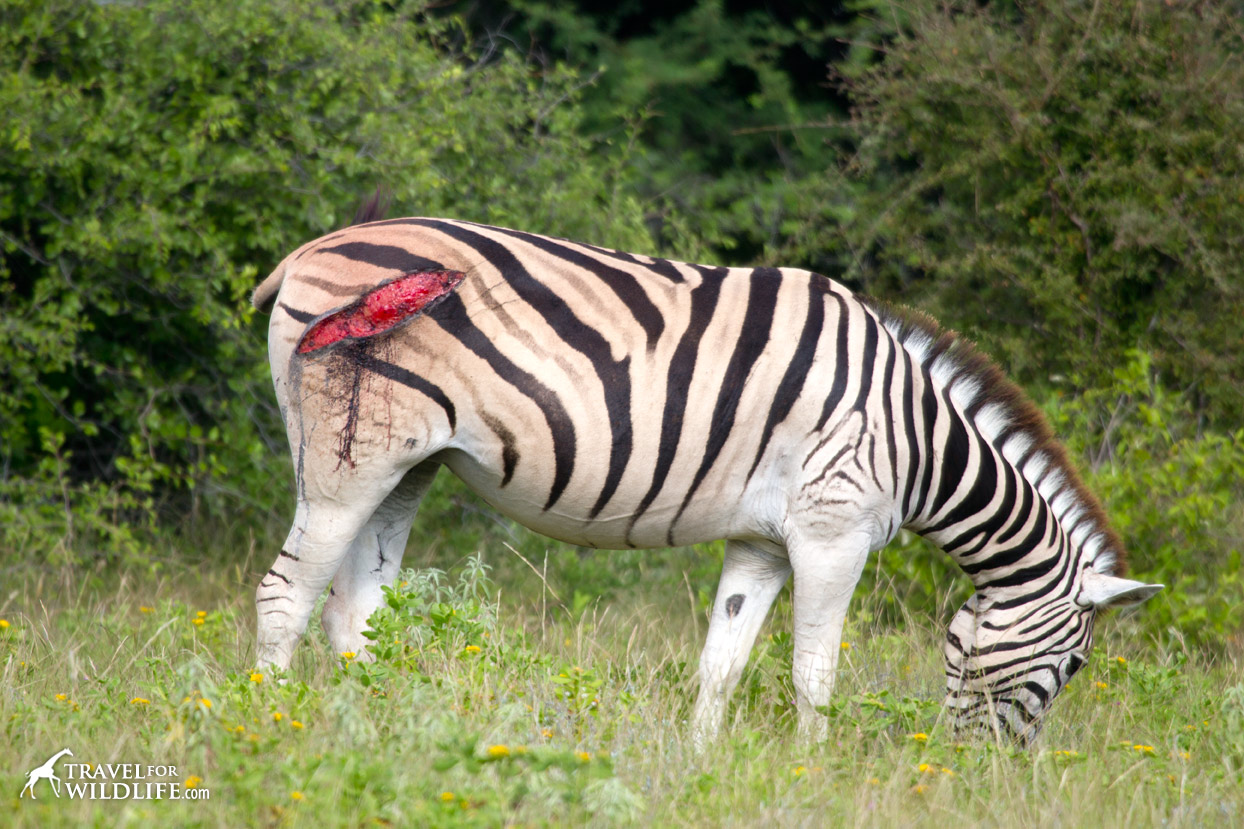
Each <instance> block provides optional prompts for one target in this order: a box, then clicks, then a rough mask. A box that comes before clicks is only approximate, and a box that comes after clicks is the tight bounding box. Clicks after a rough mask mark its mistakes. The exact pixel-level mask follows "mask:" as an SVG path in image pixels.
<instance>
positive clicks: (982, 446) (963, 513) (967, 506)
mask: <svg viewBox="0 0 1244 829" xmlns="http://www.w3.org/2000/svg"><path fill="white" fill-rule="evenodd" d="M964 435H965V438H966V440H967V442H968V443H969V444H970V445H971V446H974V447H976V450H977V457H978V459H979V460H978V461H977V464H976V470H975V474H974V480H973V481H972V488H971V489H969V490H968V494H967V495H965V496H964V498H963V500H962V501H960V502H959V503H958V504H955V507H954V509H952V510H951V511H950V512H948V513H946V515H945V516H944V517H943V518H942V520H940V521H938V522H937V523H936V524H934V525H932V526H931V527H927V528H925V530H924V531H925V532H926V533H935V532H941V531H942V530H945V529H947V528H949V527H953V526H954V525H955V524H958V523H960V522H961V521H966V520H968V519H969V518H971V517H972V516H974V515H979V514H980V513H982V512H984V511H985V508H986V507H988V506H989V502H990V501H992V500H993V496H994V493H995V492H997V491H998V463H997V461H995V460H994V455H993V452H990V451H989V446H988V445H987V444H986V443H985V442H984V441H983V440H981V439H980V437H979V436H978V435H975V434H971V435H968V433H967V429H966V428H965V429H964ZM947 454H949V452H948V453H947ZM965 462H966V459H965ZM939 495H940V493H939ZM992 518H995V519H996V518H997V515H994V516H992ZM1002 520H1003V521H1005V520H1006V518H1005V515H1004V516H1003V519H1002ZM998 523H1001V522H998ZM975 532H977V530H972V533H975ZM961 537H962V536H961ZM942 549H943V550H946V551H948V552H950V551H952V550H953V549H954V547H953V546H950V545H943V547H942Z"/></svg>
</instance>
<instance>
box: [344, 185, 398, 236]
mask: <svg viewBox="0 0 1244 829" xmlns="http://www.w3.org/2000/svg"><path fill="white" fill-rule="evenodd" d="M392 202H393V194H392V193H390V192H389V188H387V187H385V186H384V185H383V184H378V185H376V191H375V192H374V193H372V194H371V197H370V198H369V199H367V201H365V202H363V203H362V204H360V205H359V209H358V210H356V211H355V212H354V221H352V222H350V225H351V226H353V225H365V224H367V223H368V222H378V221H380V220H381V219H383V218H384V217H385V214H386V213H388V212H389V205H390V204H392Z"/></svg>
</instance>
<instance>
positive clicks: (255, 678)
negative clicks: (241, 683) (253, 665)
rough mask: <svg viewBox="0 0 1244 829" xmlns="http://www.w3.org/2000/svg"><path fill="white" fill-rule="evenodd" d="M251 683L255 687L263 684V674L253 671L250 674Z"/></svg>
mask: <svg viewBox="0 0 1244 829" xmlns="http://www.w3.org/2000/svg"><path fill="white" fill-rule="evenodd" d="M251 682H253V683H255V684H256V685H258V684H259V683H261V682H263V674H261V673H259V672H258V671H254V672H253V673H251Z"/></svg>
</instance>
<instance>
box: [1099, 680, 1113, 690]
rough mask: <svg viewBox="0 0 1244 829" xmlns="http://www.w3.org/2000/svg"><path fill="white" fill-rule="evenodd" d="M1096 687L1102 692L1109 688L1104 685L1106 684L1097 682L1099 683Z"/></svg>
mask: <svg viewBox="0 0 1244 829" xmlns="http://www.w3.org/2000/svg"><path fill="white" fill-rule="evenodd" d="M1097 687H1098V688H1099V689H1101V690H1102V691H1104V690H1106V689H1107V688H1109V687H1110V686H1109V685H1107V684H1106V683H1104V682H1099V683H1097Z"/></svg>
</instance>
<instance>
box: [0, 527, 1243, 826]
mask: <svg viewBox="0 0 1244 829" xmlns="http://www.w3.org/2000/svg"><path fill="white" fill-rule="evenodd" d="M490 555H491V556H492V557H493V558H495V559H496V561H497V562H498V563H501V564H502V565H503V566H502V567H501V568H499V569H498V579H499V580H500V581H501V582H502V584H503V587H501V588H498V587H497V586H496V584H494V583H493V582H491V581H490V580H489V578H488V576H487V575H486V574H485V573H484V572H483V571H482V570H481V569H480V568H478V567H477V566H475V564H474V562H472V561H471V560H466V561H465V562H463V563H462V564H461V566H460V567H459V568H458V569H457V571H456V572H454V573H451V574H449V575H448V576H446V577H445V578H443V579H440V580H439V581H438V580H437V579H436V578H435V576H434V574H430V573H429V572H428V571H426V570H424V571H419V572H418V573H416V572H414V571H409V572H408V573H407V575H406V576H405V582H406V583H405V586H402V587H399V588H398V589H397V590H396V591H394V593H393V594H392V596H391V597H390V602H389V605H390V606H389V607H388V609H387V610H385V611H384V613H383V614H382V615H381V616H380V617H378V618H377V620H376V624H377V627H378V630H379V638H378V641H377V646H376V647H377V650H379V651H380V652H381V659H380V660H379V661H378V662H376V663H374V664H368V665H364V664H359V663H358V662H357V660H350V659H343V658H342V657H341V656H340V655H338V654H334V653H332V652H330V649H329V648H328V646H327V644H326V641H325V639H324V637H323V634H322V633H321V632H320V630H319V627H318V622H315V623H313V629H312V631H311V632H310V633H309V635H308V638H307V639H306V640H305V641H304V643H303V645H302V646H301V647H300V649H299V651H298V653H297V656H296V660H295V665H294V667H293V669H292V670H291V672H290V675H289V677H288V681H287V682H285V683H284V684H279V683H278V682H276V681H275V679H276V678H275V677H272V676H263V677H259V676H257V675H252V672H251V669H250V664H251V659H252V654H253V642H252V637H253V631H254V621H253V607H252V603H251V596H252V594H253V588H254V583H255V580H256V579H257V578H258V575H257V572H258V571H259V570H262V569H263V567H261V566H259V564H258V563H257V562H256V561H252V562H250V563H248V564H246V565H236V566H228V567H213V566H210V565H209V564H208V563H207V562H204V564H203V566H199V567H194V568H185V569H178V570H168V571H167V572H165V573H164V574H163V575H160V576H155V575H137V574H134V573H133V572H131V573H128V574H125V575H111V576H108V575H106V576H104V577H103V578H102V579H100V578H94V579H88V578H85V573H84V572H81V571H75V570H71V569H65V570H62V571H61V572H59V573H56V574H48V573H46V572H44V571H42V570H40V569H38V568H20V567H19V568H11V569H10V570H9V572H10V575H11V578H10V579H9V582H8V585H7V586H8V587H9V590H10V591H12V592H11V593H10V592H8V591H6V593H5V595H3V596H0V617H2V618H4V619H5V620H7V622H8V623H9V624H8V626H7V627H5V628H3V630H0V727H2V728H3V732H4V741H5V743H6V744H7V746H8V750H7V751H6V752H5V757H4V760H3V762H2V763H0V804H2V808H0V811H2V812H6V813H8V814H9V815H10V816H9V817H8V819H7V820H6V821H5V822H6V823H9V824H11V825H14V826H59V825H79V824H100V825H104V824H106V825H114V824H119V825H147V824H150V823H152V822H159V823H161V824H169V825H178V824H187V825H198V824H202V825H229V826H236V825H245V824H258V825H273V826H275V825H281V826H284V825H306V826H320V825H330V826H336V825H341V826H358V825H399V826H400V825H480V826H496V825H504V824H516V825H530V826H540V825H549V824H553V825H580V824H585V823H595V824H613V823H619V824H631V823H634V824H642V825H649V824H656V825H663V826H665V825H672V826H703V825H725V824H729V825H765V826H768V825H785V826H805V825H806V826H821V825H861V826H896V825H917V826H921V825H927V826H945V825H947V824H948V823H950V822H952V821H953V822H954V823H955V824H956V825H957V826H998V825H1083V826H1098V825H1101V826H1113V825H1128V826H1135V825H1139V826H1148V825H1159V824H1162V825H1173V826H1185V825H1186V826H1203V825H1222V826H1233V825H1238V824H1239V822H1240V821H1241V820H1242V819H1244V787H1242V785H1241V784H1242V782H1244V780H1242V777H1241V768H1242V767H1244V677H1242V676H1241V671H1240V654H1239V653H1232V652H1230V651H1228V652H1227V653H1226V654H1225V655H1219V656H1217V657H1214V658H1212V659H1211V658H1209V657H1203V656H1199V655H1197V654H1188V653H1185V652H1183V650H1181V649H1176V648H1170V649H1161V648H1158V647H1157V646H1147V645H1145V644H1144V643H1143V642H1141V641H1138V640H1135V639H1131V638H1129V636H1128V628H1129V625H1128V622H1127V620H1126V619H1110V620H1107V621H1106V622H1104V623H1102V625H1101V628H1100V633H1099V637H1100V643H1099V646H1098V648H1097V650H1096V652H1095V655H1094V657H1093V660H1092V661H1091V663H1090V665H1089V666H1088V667H1087V668H1085V669H1084V670H1083V671H1082V672H1081V674H1080V675H1079V676H1078V677H1077V678H1076V680H1075V681H1074V682H1073V683H1072V684H1071V685H1070V686H1069V688H1068V690H1067V691H1066V692H1065V693H1064V695H1063V697H1062V698H1061V699H1060V700H1059V701H1058V702H1057V703H1056V705H1055V707H1054V711H1053V715H1052V717H1051V718H1050V720H1049V722H1048V725H1047V727H1046V730H1045V732H1044V734H1043V736H1042V737H1041V739H1040V740H1039V742H1038V744H1037V745H1036V747H1035V748H1034V749H1032V750H1031V751H1018V750H1014V749H1011V748H1008V747H1004V746H995V745H993V744H991V743H989V742H987V741H979V740H978V741H972V742H964V743H960V742H957V741H956V739H955V738H954V736H953V735H951V734H949V733H946V732H945V730H944V729H943V728H942V726H941V724H940V723H939V716H940V706H939V700H940V697H941V684H942V680H941V665H940V656H939V653H940V649H939V640H940V636H941V634H940V632H939V631H938V630H936V629H935V623H934V622H935V620H932V619H909V620H907V624H906V625H905V626H904V627H903V628H901V629H896V628H885V627H880V626H870V625H869V624H864V623H861V622H858V621H857V622H854V623H853V626H851V627H849V629H848V633H847V645H849V647H844V659H843V664H842V668H841V671H840V675H839V680H838V689H837V691H836V693H835V697H834V700H833V703H832V704H831V706H830V714H831V721H830V733H829V739H828V741H827V742H826V743H824V744H823V745H807V744H803V743H801V742H800V741H799V740H798V739H797V737H796V735H795V729H794V720H793V711H792V706H791V686H790V681H789V679H788V673H789V668H790V662H789V658H790V639H789V636H788V635H787V634H786V630H787V627H788V622H789V607H788V605H787V604H785V603H784V601H783V603H780V604H779V607H778V609H777V612H776V614H775V617H774V619H773V622H772V625H771V627H770V628H769V629H768V630H767V631H766V632H765V633H764V634H762V636H761V641H760V643H759V644H758V646H757V649H756V653H755V654H754V656H753V660H752V663H751V666H750V667H749V669H748V672H747V674H746V675H745V677H744V680H743V683H742V685H741V686H740V689H739V692H738V694H737V695H736V697H735V704H734V706H733V707H732V709H731V712H730V716H729V720H728V724H727V731H726V734H725V735H724V736H723V738H722V739H721V740H720V741H719V742H718V743H717V744H716V745H714V746H713V747H712V748H711V749H710V750H709V751H707V752H706V753H704V754H703V755H697V754H696V753H695V752H694V751H693V750H692V747H691V745H690V740H689V733H690V732H689V729H688V727H687V722H686V721H687V717H688V715H689V712H690V708H691V702H692V700H693V697H694V691H695V683H694V669H695V663H696V656H697V654H698V650H699V647H700V644H701V637H702V635H703V629H704V618H703V613H702V610H703V598H702V596H700V595H699V594H700V593H702V592H703V591H702V590H699V589H695V590H693V589H692V582H691V581H688V580H686V579H684V580H683V581H682V582H679V581H678V580H676V579H673V578H665V579H654V580H653V581H652V583H649V584H643V585H640V586H639V588H626V589H621V590H619V591H616V593H615V595H614V596H613V598H612V599H611V600H609V601H608V602H605V601H601V602H594V603H593V602H586V603H584V602H579V603H578V604H582V605H583V607H581V608H580V609H579V610H578V611H577V612H576V611H575V610H574V608H571V609H570V610H569V611H568V610H565V609H563V608H562V607H561V606H560V605H559V603H558V602H557V601H556V600H554V599H553V597H552V596H551V595H549V594H548V593H547V592H546V591H545V590H544V588H543V585H542V583H541V581H540V580H539V579H538V578H537V577H536V576H535V575H533V574H532V573H531V571H530V570H528V569H527V568H526V566H525V565H522V564H521V563H518V566H517V567H516V566H514V565H515V564H516V562H517V560H516V559H515V558H514V556H512V555H511V554H510V553H508V552H506V551H505V550H504V549H502V550H499V551H495V552H493V551H490ZM601 555H602V556H608V555H609V554H601ZM651 555H656V556H659V555H662V554H658V553H654V554H651ZM670 555H674V556H675V557H677V555H681V554H670ZM676 560H677V559H676ZM605 561H607V559H605ZM536 564H537V566H539V564H540V562H536ZM265 566H266V563H265ZM600 566H605V565H603V564H602V565H600ZM251 570H254V571H256V573H251V572H250V571H251ZM87 585H90V586H87ZM860 598H862V599H863V602H864V604H865V605H867V604H868V602H869V600H870V599H871V598H875V597H870V596H863V597H860ZM542 608H545V609H546V610H545V612H542ZM867 616H868V614H859V615H857V616H856V617H855V618H857V619H859V618H867ZM196 619H198V620H201V621H200V622H199V623H196ZM62 695H63V696H62ZM136 699H137V700H145V701H146V702H135V700H136ZM913 735H915V736H913ZM921 735H923V736H921ZM63 747H69V748H71V749H72V750H73V752H74V759H73V762H95V763H109V762H112V763H115V762H126V763H142V764H144V765H145V764H165V765H174V766H176V767H177V770H178V776H177V778H176V780H177V781H178V782H180V783H185V782H186V780H188V779H189V778H191V777H192V776H193V777H194V778H197V786H198V788H200V789H206V790H208V791H209V792H210V798H209V799H208V800H206V801H186V800H179V801H173V800H161V801H135V800H122V801H87V800H80V799H75V800H70V799H67V798H65V797H62V798H60V799H59V800H58V799H56V798H55V797H53V796H52V792H51V789H50V787H49V785H48V784H47V783H46V782H41V783H39V784H38V788H37V789H36V793H37V795H38V800H34V801H32V800H31V799H29V797H27V798H24V799H20V800H19V798H18V793H19V791H20V789H21V788H22V786H23V785H24V783H25V775H26V773H27V772H28V771H29V770H30V769H32V768H34V767H36V766H37V765H39V764H40V763H42V762H43V761H44V760H46V759H47V758H48V757H49V756H51V755H52V754H53V753H54V752H56V751H58V750H59V749H61V748H63ZM66 760H68V758H66ZM60 768H61V769H64V766H63V765H62V766H60ZM63 776H64V772H63V771H62V778H63Z"/></svg>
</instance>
